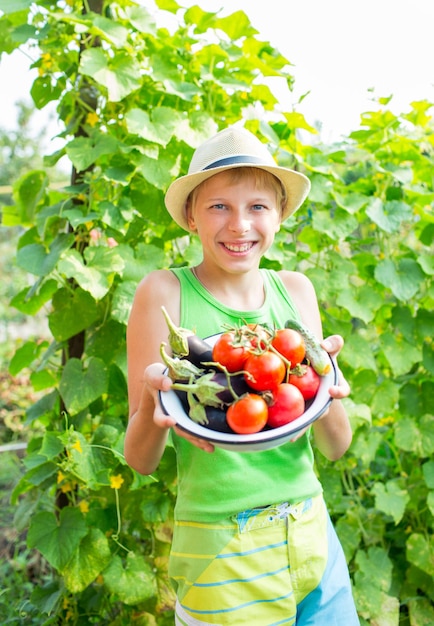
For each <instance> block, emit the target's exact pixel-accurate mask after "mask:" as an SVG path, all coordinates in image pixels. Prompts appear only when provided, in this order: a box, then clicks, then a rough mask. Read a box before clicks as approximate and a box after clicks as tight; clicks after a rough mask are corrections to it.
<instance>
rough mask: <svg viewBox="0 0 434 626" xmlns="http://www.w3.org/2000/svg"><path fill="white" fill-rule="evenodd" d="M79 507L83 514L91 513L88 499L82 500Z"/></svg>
mask: <svg viewBox="0 0 434 626" xmlns="http://www.w3.org/2000/svg"><path fill="white" fill-rule="evenodd" d="M78 508H79V509H80V511H81V512H82V513H83V515H86V513H89V504H88V503H87V502H86V500H81V501H80V503H79V505H78Z"/></svg>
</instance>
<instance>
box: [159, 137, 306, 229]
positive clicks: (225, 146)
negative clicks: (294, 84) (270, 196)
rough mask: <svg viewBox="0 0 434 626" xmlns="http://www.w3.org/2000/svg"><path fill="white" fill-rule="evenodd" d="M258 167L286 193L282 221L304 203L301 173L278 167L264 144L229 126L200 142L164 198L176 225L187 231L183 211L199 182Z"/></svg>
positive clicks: (304, 191) (304, 179)
mask: <svg viewBox="0 0 434 626" xmlns="http://www.w3.org/2000/svg"><path fill="white" fill-rule="evenodd" d="M246 166H247V167H258V168H260V169H263V170H267V172H270V173H271V174H274V176H276V178H278V179H279V180H280V182H281V183H282V185H283V187H284V188H285V190H286V196H287V203H286V205H285V206H284V207H283V212H282V221H283V220H285V219H286V218H287V217H289V216H290V215H292V213H294V211H296V210H297V209H298V208H299V207H300V206H301V204H302V203H303V201H304V200H305V198H306V196H307V194H308V193H309V189H310V181H309V179H308V178H306V176H304V174H300V172H295V171H294V170H290V169H288V168H286V167H279V166H278V165H277V164H276V162H275V160H274V159H273V157H272V156H271V154H270V153H269V151H268V149H267V147H266V146H265V144H263V143H262V142H261V141H260V140H259V139H258V138H257V137H256V136H255V135H253V134H252V133H251V132H249V131H248V130H246V129H245V128H241V127H237V126H229V128H226V129H224V130H222V131H220V132H219V133H217V134H216V135H214V136H213V137H211V138H210V139H207V141H205V142H204V143H202V144H201V145H200V146H199V147H198V148H197V149H196V151H195V152H194V154H193V157H192V159H191V163H190V167H189V170H188V174H186V175H185V176H181V177H180V178H178V179H176V180H175V181H174V182H173V183H172V184H171V185H170V187H169V189H168V190H167V193H166V197H165V203H166V207H167V210H168V211H169V213H170V215H171V216H172V217H173V219H174V220H175V222H176V223H177V224H179V225H180V226H181V227H182V228H184V229H185V230H190V229H189V226H188V222H187V216H186V212H185V207H186V202H187V198H188V196H189V195H190V193H191V192H192V191H193V189H194V188H195V187H197V186H198V185H199V184H200V183H201V182H202V181H204V180H206V179H207V178H210V177H211V176H214V175H215V174H219V173H220V172H224V171H225V170H228V169H232V168H234V167H246Z"/></svg>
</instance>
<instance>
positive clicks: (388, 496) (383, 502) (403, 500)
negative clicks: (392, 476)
mask: <svg viewBox="0 0 434 626" xmlns="http://www.w3.org/2000/svg"><path fill="white" fill-rule="evenodd" d="M372 493H373V494H374V495H375V506H376V508H377V509H378V510H379V511H383V513H385V514H386V515H390V516H391V517H392V519H393V521H394V522H395V525H396V524H398V523H399V522H400V521H401V520H402V518H403V516H404V512H405V507H406V506H407V503H408V502H409V500H410V496H409V495H408V493H407V491H406V490H405V489H402V487H400V485H399V484H398V483H397V482H396V480H389V481H388V482H387V483H386V484H383V483H376V484H375V485H374V487H373V489H372Z"/></svg>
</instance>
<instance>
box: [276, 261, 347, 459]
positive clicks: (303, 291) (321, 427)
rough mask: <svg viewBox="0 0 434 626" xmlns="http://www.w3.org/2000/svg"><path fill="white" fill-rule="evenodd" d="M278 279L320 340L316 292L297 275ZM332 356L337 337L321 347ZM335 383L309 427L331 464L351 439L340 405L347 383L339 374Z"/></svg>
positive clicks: (283, 274) (338, 345)
mask: <svg viewBox="0 0 434 626" xmlns="http://www.w3.org/2000/svg"><path fill="white" fill-rule="evenodd" d="M280 276H281V278H282V280H283V282H284V284H285V286H286V288H287V290H288V293H289V294H290V296H291V298H292V300H293V301H294V303H295V305H296V306H297V309H298V311H299V313H300V316H301V319H302V322H303V324H304V325H305V326H306V327H307V328H309V329H310V330H311V331H312V332H313V333H314V334H315V335H316V337H317V338H318V339H319V340H320V341H321V340H322V325H321V316H320V312H319V308H318V301H317V297H316V294H315V289H314V287H313V285H312V283H311V282H310V280H309V279H308V278H307V277H306V276H304V274H300V273H299V272H287V271H283V272H280ZM323 346H324V348H325V349H326V350H327V352H329V353H330V354H331V355H332V356H335V357H336V356H337V355H338V354H339V352H340V350H341V349H342V346H343V340H342V337H340V336H339V335H333V336H331V337H328V338H327V339H326V341H325V342H324V344H323ZM339 376H340V380H339V381H338V384H337V385H335V386H333V387H331V388H330V390H329V393H330V396H331V397H332V398H333V401H332V403H331V405H330V408H329V409H328V411H327V412H326V413H324V415H323V416H322V417H321V418H320V419H318V420H317V421H316V422H314V424H313V426H312V430H313V434H314V438H315V444H316V445H317V447H318V449H319V450H320V451H321V452H322V454H324V456H325V457H327V458H328V459H329V460H331V461H335V460H337V459H339V458H340V457H341V456H342V455H343V454H344V453H345V452H346V450H347V449H348V448H349V446H350V444H351V439H352V431H351V427H350V423H349V420H348V417H347V414H346V411H345V408H344V406H343V405H342V402H341V401H340V400H341V399H342V398H345V397H346V396H348V395H349V393H350V388H349V385H348V383H347V381H346V380H345V379H344V377H343V376H342V374H341V373H339Z"/></svg>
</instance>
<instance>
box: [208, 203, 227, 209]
mask: <svg viewBox="0 0 434 626" xmlns="http://www.w3.org/2000/svg"><path fill="white" fill-rule="evenodd" d="M211 208H212V209H220V210H221V209H225V208H226V206H225V205H224V204H213V205H212V207H211Z"/></svg>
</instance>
